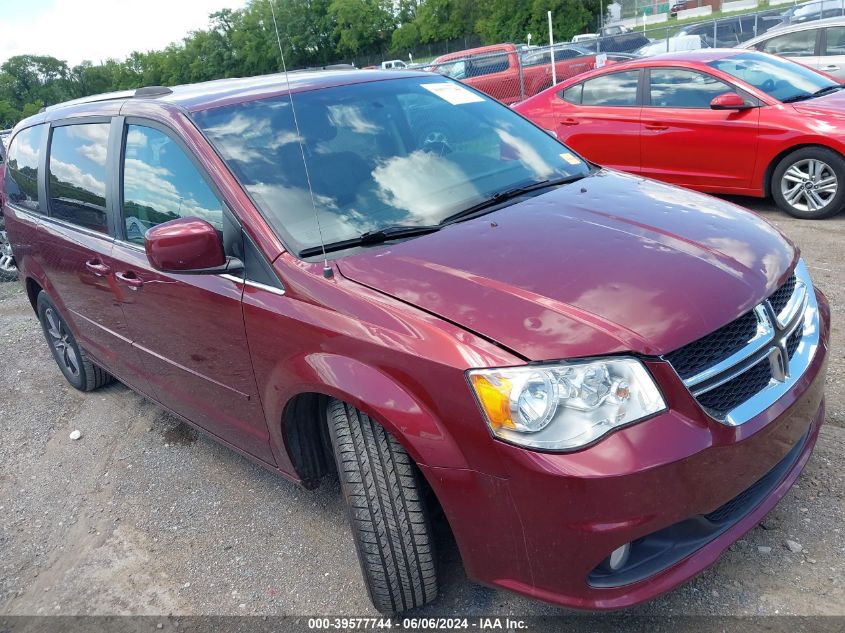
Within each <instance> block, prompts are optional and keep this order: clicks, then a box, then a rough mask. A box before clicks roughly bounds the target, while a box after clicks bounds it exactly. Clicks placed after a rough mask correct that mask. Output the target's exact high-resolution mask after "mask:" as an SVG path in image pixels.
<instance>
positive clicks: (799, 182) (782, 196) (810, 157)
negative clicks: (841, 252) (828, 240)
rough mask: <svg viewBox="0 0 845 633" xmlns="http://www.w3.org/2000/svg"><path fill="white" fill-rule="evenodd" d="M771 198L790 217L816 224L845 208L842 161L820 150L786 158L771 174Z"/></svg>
mask: <svg viewBox="0 0 845 633" xmlns="http://www.w3.org/2000/svg"><path fill="white" fill-rule="evenodd" d="M772 197H774V199H775V202H776V203H777V205H778V206H779V207H780V208H781V209H783V210H784V211H785V212H786V213H788V214H789V215H791V216H793V217H796V218H801V219H804V220H817V219H822V218H829V217H831V216H833V215H836V214H837V213H839V212H840V211H841V210H842V207H843V206H845V159H843V158H842V156H841V155H839V154H837V153H836V152H834V151H832V150H829V149H825V148H823V147H805V148H803V149H799V150H795V151H794V152H792V153H790V154H788V155H787V156H785V157H784V158H783V159H782V160H781V161H780V162H779V163H778V164H777V166H776V167H775V171H774V173H773V174H772Z"/></svg>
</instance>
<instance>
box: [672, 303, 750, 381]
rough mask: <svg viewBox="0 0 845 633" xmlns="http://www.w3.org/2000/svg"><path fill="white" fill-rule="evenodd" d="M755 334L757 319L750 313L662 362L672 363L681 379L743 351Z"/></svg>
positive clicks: (686, 346) (685, 346) (684, 347)
mask: <svg viewBox="0 0 845 633" xmlns="http://www.w3.org/2000/svg"><path fill="white" fill-rule="evenodd" d="M756 332H757V316H756V315H755V314H754V311H753V310H752V311H751V312H746V313H745V314H743V315H742V316H741V317H739V318H738V319H735V320H734V321H731V322H730V323H728V324H727V325H725V326H723V327H720V328H719V329H718V330H716V331H715V332H711V333H710V334H708V335H707V336H703V337H701V338H700V339H698V340H697V341H693V342H692V343H690V344H688V345H684V346H683V347H682V348H681V349H679V350H675V351H674V352H671V353H670V354H667V355H666V360H668V361H669V362H670V363H672V367H674V368H675V371H676V372H678V375H679V376H680V377H681V378H690V377H691V376H695V375H696V374H697V373H698V372H700V371H702V370H703V369H707V368H708V367H712V366H713V365H715V364H716V363H718V362H720V361H723V360H725V359H726V358H728V357H729V356H730V355H731V354H734V353H736V352H738V351H739V350H741V349H742V348H744V347H745V346H746V345H747V344H748V341H750V340H751V339H752V337H753V336H754V334H755V333H756Z"/></svg>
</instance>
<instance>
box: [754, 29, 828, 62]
mask: <svg viewBox="0 0 845 633" xmlns="http://www.w3.org/2000/svg"><path fill="white" fill-rule="evenodd" d="M817 32H818V31H817V29H806V30H804V31H795V32H794V33H786V34H784V35H778V36H777V37H773V38H772V39H770V40H766V41H765V42H763V43H761V44H760V45H758V47H757V50H760V51H763V52H764V53H771V54H773V55H783V56H785V57H812V56H813V55H815V54H816V33H817Z"/></svg>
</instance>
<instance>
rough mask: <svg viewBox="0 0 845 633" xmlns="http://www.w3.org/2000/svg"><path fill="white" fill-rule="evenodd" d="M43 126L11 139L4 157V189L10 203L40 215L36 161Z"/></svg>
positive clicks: (21, 132) (31, 128) (20, 133)
mask: <svg viewBox="0 0 845 633" xmlns="http://www.w3.org/2000/svg"><path fill="white" fill-rule="evenodd" d="M43 129H44V126H43V125H36V126H34V127H29V128H26V129H25V130H21V131H20V132H18V135H17V136H15V138H14V139H12V144H11V145H10V146H9V152H8V155H7V156H6V178H5V183H4V187H5V190H6V196H7V199H8V200H9V202H10V203H12V204H15V205H17V206H19V207H21V208H22V209H26V210H27V211H34V212H35V213H40V212H41V209H40V207H39V205H38V160H39V154H40V146H41V134H42V132H43Z"/></svg>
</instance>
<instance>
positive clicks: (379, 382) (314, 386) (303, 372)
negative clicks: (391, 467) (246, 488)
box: [264, 353, 467, 473]
mask: <svg viewBox="0 0 845 633" xmlns="http://www.w3.org/2000/svg"><path fill="white" fill-rule="evenodd" d="M289 361H290V359H288V362H286V363H285V365H286V366H285V367H284V368H281V367H279V368H278V370H277V371H276V372H274V374H276V373H278V377H279V378H281V376H282V374H287V375H289V374H290V371H291V370H292V369H293V372H294V373H295V374H296V375H297V376H298V377H300V379H301V380H302V382H299V383H298V384H295V385H290V386H289V387H287V388H285V389H284V390H280V389H279V388H278V387H277V386H278V385H279V384H280V383H279V381H277V380H275V379H274V378H273V377H271V380H270V382H271V384H272V385H274V386H272V387H268V391H270V393H267V394H265V403H264V404H265V409H266V410H267V416H268V418H269V419H271V420H281V419H282V414H283V411H284V408H285V406H286V405H287V403H288V402H289V401H290V400H291V399H292V398H294V397H295V396H297V395H300V394H302V393H319V394H323V395H326V396H330V397H333V398H337V399H339V400H342V401H344V402H347V403H349V404H350V405H352V406H354V407H355V408H357V409H359V410H361V411H363V412H364V413H366V414H367V415H369V416H370V417H372V418H373V419H374V420H376V421H377V422H378V423H379V424H381V425H382V426H383V427H384V428H385V429H387V431H388V432H389V433H391V434H392V435H393V436H394V437H395V438H396V439H397V440H399V442H400V443H401V444H402V446H403V447H404V448H405V450H407V451H408V454H410V455H411V457H413V459H414V460H415V461H416V462H417V463H418V464H424V465H427V466H439V467H444V468H467V462H466V458H465V456H464V453H463V452H462V451H461V450H460V448H459V447H458V445H457V443H456V442H455V440H454V438H453V437H452V436H451V434H450V433H448V432H447V431H446V429H445V427H444V425H443V424H442V422H441V421H440V420H439V419H438V418H437V416H436V415H435V414H434V413H433V412H432V411H431V410H430V409H429V408H428V407H427V406H426V405H425V404H424V403H423V402H421V400H420V399H419V398H417V397H416V396H415V395H414V394H412V393H411V392H410V391H409V390H408V389H406V388H405V387H404V386H403V385H400V384H399V383H398V382H397V381H396V380H395V379H394V378H392V377H391V376H389V375H388V374H386V373H384V372H382V371H380V370H378V369H377V368H375V367H372V366H369V365H366V364H364V363H362V362H361V361H359V360H356V359H354V358H349V357H346V356H341V355H338V354H329V353H311V354H307V355H304V356H302V357H300V358H299V359H298V360H297V361H296V362H295V366H294V367H291V366H290V365H289ZM268 400H269V401H268ZM269 426H270V436H271V441H272V443H273V447H274V451H275V452H276V454H277V458H278V462H279V466H280V468H281V469H282V470H287V469H288V468H290V471H291V473H293V472H294V468H293V465H292V464H291V463H290V460H289V458H288V457H287V450H286V446H285V441H284V437H283V433H284V429H283V428H282V425H279V424H271V425H269Z"/></svg>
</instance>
